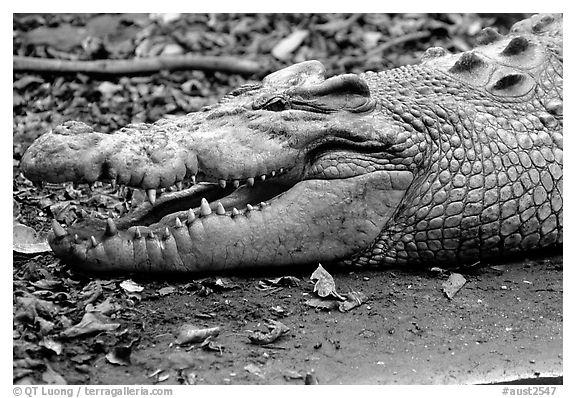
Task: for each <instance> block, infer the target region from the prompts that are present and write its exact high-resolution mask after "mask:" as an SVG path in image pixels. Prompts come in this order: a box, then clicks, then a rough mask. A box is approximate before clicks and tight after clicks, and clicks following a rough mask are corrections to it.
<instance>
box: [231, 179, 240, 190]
mask: <svg viewBox="0 0 576 398" xmlns="http://www.w3.org/2000/svg"><path fill="white" fill-rule="evenodd" d="M232 185H233V186H234V188H238V187H239V186H240V181H238V180H234V181H232Z"/></svg>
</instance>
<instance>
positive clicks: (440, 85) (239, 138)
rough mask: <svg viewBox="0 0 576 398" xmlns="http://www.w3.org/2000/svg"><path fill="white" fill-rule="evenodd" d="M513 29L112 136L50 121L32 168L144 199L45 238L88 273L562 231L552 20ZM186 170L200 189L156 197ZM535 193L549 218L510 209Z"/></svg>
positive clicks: (429, 256) (34, 173)
mask: <svg viewBox="0 0 576 398" xmlns="http://www.w3.org/2000/svg"><path fill="white" fill-rule="evenodd" d="M525 25H526V24H524V25H522V24H520V25H518V26H517V27H516V30H515V31H514V30H513V32H515V33H514V34H513V35H511V36H509V37H506V38H502V37H500V36H498V35H496V34H493V32H491V31H490V30H488V31H485V34H484V38H483V39H482V40H483V41H484V43H483V45H482V46H480V47H479V48H478V49H475V50H473V51H470V52H466V53H463V54H455V55H451V54H447V53H446V52H444V51H441V50H438V49H432V50H430V51H428V52H427V53H426V56H425V59H424V62H423V64H422V65H418V66H411V67H403V68H399V69H395V70H391V71H386V72H381V73H373V72H369V73H366V74H362V75H351V74H350V75H348V74H346V75H340V76H335V77H330V78H326V77H325V70H324V67H323V66H322V64H320V63H319V62H317V61H308V62H303V63H300V64H296V65H294V66H291V67H288V68H285V69H282V70H280V71H277V72H275V73H272V74H271V75H268V76H267V77H266V78H265V79H264V80H263V81H262V83H259V84H251V85H246V86H243V87H240V88H238V89H236V90H234V91H233V92H231V93H230V94H228V95H227V96H226V97H224V98H223V99H222V100H221V101H220V102H219V103H218V104H215V105H213V106H210V107H207V108H206V109H204V110H203V111H201V112H197V113H192V114H189V115H186V116H182V117H175V118H170V119H164V120H160V121H158V122H156V123H154V124H151V125H150V124H138V125H129V126H127V127H125V128H123V129H121V130H119V131H117V132H116V133H114V134H110V135H107V134H101V133H98V132H95V131H93V129H92V128H90V127H89V126H87V125H85V124H83V123H78V122H68V123H66V124H64V125H62V126H59V127H57V128H56V129H54V131H53V132H50V133H47V134H45V135H43V136H42V137H40V138H39V139H38V140H37V141H36V142H35V143H34V144H33V145H32V146H31V147H30V148H29V149H28V151H27V152H26V154H25V155H24V157H23V159H22V169H23V171H24V174H25V175H26V176H27V177H28V178H29V179H31V180H34V181H50V182H63V181H77V182H87V183H92V182H94V181H105V182H113V183H117V184H122V185H126V186H130V187H133V188H140V189H144V190H146V191H147V193H148V198H149V203H145V204H143V205H142V206H140V207H139V208H137V209H136V210H134V211H132V212H131V213H129V214H128V215H126V216H124V217H122V218H120V219H117V220H111V219H109V220H107V221H105V222H104V221H98V220H84V221H82V222H79V223H77V224H75V225H72V226H71V227H70V229H68V230H65V229H64V228H62V227H61V226H60V225H59V224H57V223H55V224H54V230H53V232H52V233H51V235H50V237H49V242H50V245H51V247H52V248H53V250H54V252H55V253H56V254H57V255H58V256H60V257H62V258H64V259H67V260H69V262H71V263H72V264H76V265H78V266H80V267H82V268H83V269H88V270H94V271H107V270H123V271H139V270H148V271H200V270H218V269H226V268H239V267H251V266H266V265H289V264H307V263H316V262H318V261H323V262H330V261H338V260H343V259H350V258H355V259H356V260H355V262H357V263H380V262H385V261H389V262H396V261H398V262H408V261H411V260H420V261H421V260H424V261H427V260H430V261H433V260H442V259H444V258H449V259H452V260H455V259H459V258H475V257H478V256H479V251H480V250H481V249H482V250H485V252H486V253H492V254H494V253H495V254H497V253H498V252H499V251H500V250H515V249H518V248H522V247H524V246H526V245H528V244H530V245H536V246H538V245H541V246H545V245H547V244H550V243H557V242H558V241H559V239H561V233H558V224H557V220H558V214H560V218H561V202H562V201H561V174H562V172H561V162H562V151H561V134H562V106H561V105H562V101H561V96H562V93H561V91H562V90H561V86H562V75H561V68H562V56H561V36H560V38H559V39H558V38H556V37H555V36H556V35H558V31H559V32H560V33H559V34H560V35H561V25H558V23H556V21H555V19H554V18H551V19H550V18H548V19H546V18H540V19H538V20H532V21H531V22H530V23H528V25H529V26H527V27H526V26H525ZM558 26H560V28H558ZM558 42H559V43H560V46H559V47H558V45H557V43H558ZM555 43H556V44H555ZM551 48H552V50H551ZM508 152H514V154H509V153H508ZM512 155H514V156H512ZM526 159H528V160H526ZM520 160H521V164H520V165H519V166H518V167H516V166H515V167H516V169H515V171H514V173H512V172H511V171H510V170H509V169H510V167H511V166H514V165H515V164H517V163H518V162H519V161H520ZM525 160H526V162H527V163H526V162H525ZM544 169H546V170H544ZM558 170H559V172H558ZM534 172H535V173H536V174H538V175H537V176H536V175H534ZM520 178H521V180H522V183H521V184H520ZM552 179H553V181H554V183H553V184H552V185H551V186H552V188H550V189H548V185H549V184H547V183H546V182H545V181H548V180H551V181H552ZM183 182H184V183H187V185H188V183H195V185H192V187H191V188H189V189H186V190H182V191H179V190H176V192H172V193H164V194H162V195H160V196H158V194H157V190H158V189H161V188H170V187H172V186H175V185H176V186H180V185H181V184H182V183H183ZM543 184H544V185H546V186H545V187H544V188H545V189H544V188H542V185H543ZM541 188H542V189H541ZM509 191H510V192H512V191H513V193H514V195H515V196H514V197H513V198H512V200H509V199H510V195H509V194H508V192H509ZM511 202H513V203H511ZM535 203H537V204H538V206H542V204H543V203H544V204H546V205H547V206H548V207H547V210H546V211H543V212H542V214H543V217H545V219H543V220H541V221H542V225H543V226H539V225H536V226H534V225H532V224H531V222H520V215H519V214H517V213H518V212H520V211H522V207H523V206H528V207H527V209H526V211H529V210H530V211H531V210H534V209H535V207H534V206H536V204H535ZM558 204H559V205H558ZM495 206H497V207H496V208H495ZM530 206H532V207H530ZM534 211H536V210H534ZM526 214H528V213H526ZM532 214H534V213H532ZM527 217H529V215H528V216H527ZM546 217H547V218H546ZM552 218H554V224H553V225H552V224H551V222H552V221H550V220H552ZM516 219H518V220H516ZM511 220H513V221H511ZM483 223H484V224H485V225H483ZM534 228H540V229H541V231H540V232H538V233H537V238H534V233H533V231H532V229H534ZM523 234H524V235H523ZM518 236H520V237H519V238H518ZM512 238H513V239H512ZM535 239H536V240H535ZM446 253H448V254H446ZM443 255H444V257H442V256H443Z"/></svg>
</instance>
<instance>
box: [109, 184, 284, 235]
mask: <svg viewBox="0 0 576 398" xmlns="http://www.w3.org/2000/svg"><path fill="white" fill-rule="evenodd" d="M292 186H294V184H287V183H280V182H272V181H271V182H268V181H267V182H261V183H256V184H255V185H254V186H252V187H248V186H247V185H242V186H240V187H239V188H234V187H226V188H222V187H220V186H219V185H218V184H216V183H198V184H196V185H194V186H192V187H191V188H189V189H185V190H182V191H177V192H171V193H166V194H163V195H162V196H160V197H159V198H158V199H157V201H156V203H155V204H154V205H152V204H150V203H148V202H144V203H142V204H141V205H140V206H139V207H138V208H136V209H134V210H132V211H131V212H130V213H128V214H127V215H125V216H124V217H122V218H120V219H118V220H117V221H116V224H117V226H118V228H120V229H128V228H130V227H132V226H136V225H138V226H145V227H147V226H152V225H154V224H157V223H159V222H166V223H171V222H172V221H173V220H174V218H175V217H181V218H185V217H186V214H187V212H188V211H189V210H190V209H192V211H194V213H195V214H196V216H198V215H199V214H200V212H201V209H200V207H201V203H202V200H203V199H206V201H207V202H208V204H209V206H210V209H211V211H217V210H218V207H219V204H221V205H222V208H224V209H225V212H226V214H228V215H232V214H233V212H234V210H233V209H236V210H237V211H238V212H240V213H241V212H245V211H246V210H247V209H248V208H249V207H250V206H253V207H257V206H259V205H261V204H262V203H265V204H266V202H268V201H271V200H273V199H274V198H275V197H277V196H279V195H281V194H282V193H284V192H286V191H288V190H289V189H290V188H291V187H292Z"/></svg>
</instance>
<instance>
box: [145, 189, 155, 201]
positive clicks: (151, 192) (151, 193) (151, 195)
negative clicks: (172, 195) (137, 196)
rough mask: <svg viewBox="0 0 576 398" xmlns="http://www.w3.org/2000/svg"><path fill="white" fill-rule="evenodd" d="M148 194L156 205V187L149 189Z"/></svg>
mask: <svg viewBox="0 0 576 398" xmlns="http://www.w3.org/2000/svg"><path fill="white" fill-rule="evenodd" d="M146 196H147V197H148V201H149V202H150V203H151V204H152V205H154V203H156V190H155V189H147V190H146Z"/></svg>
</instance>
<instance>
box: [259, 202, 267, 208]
mask: <svg viewBox="0 0 576 398" xmlns="http://www.w3.org/2000/svg"><path fill="white" fill-rule="evenodd" d="M266 206H268V203H266V202H260V207H266Z"/></svg>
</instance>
